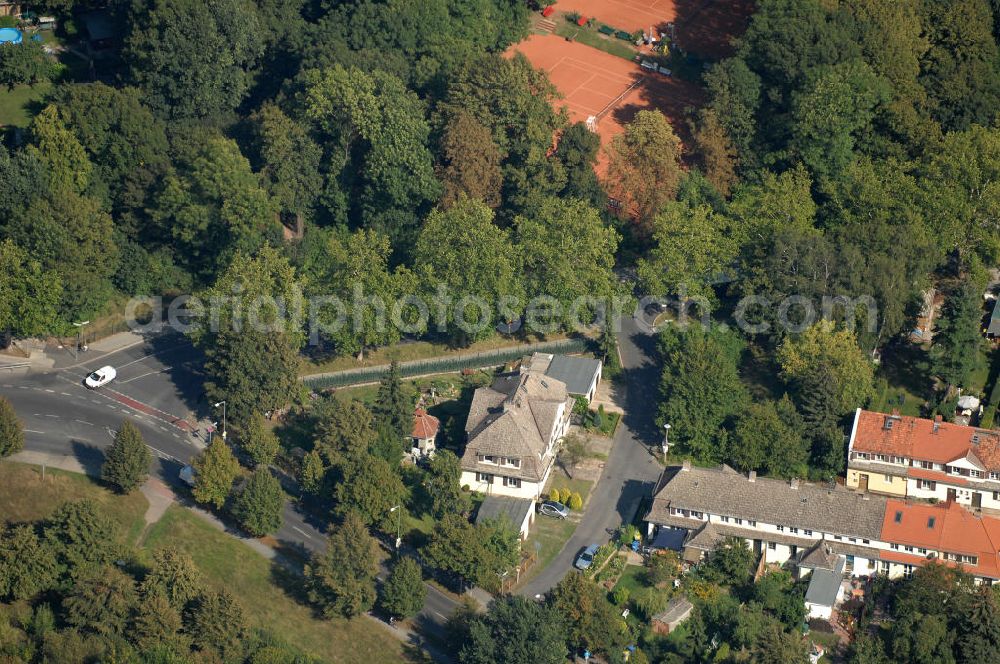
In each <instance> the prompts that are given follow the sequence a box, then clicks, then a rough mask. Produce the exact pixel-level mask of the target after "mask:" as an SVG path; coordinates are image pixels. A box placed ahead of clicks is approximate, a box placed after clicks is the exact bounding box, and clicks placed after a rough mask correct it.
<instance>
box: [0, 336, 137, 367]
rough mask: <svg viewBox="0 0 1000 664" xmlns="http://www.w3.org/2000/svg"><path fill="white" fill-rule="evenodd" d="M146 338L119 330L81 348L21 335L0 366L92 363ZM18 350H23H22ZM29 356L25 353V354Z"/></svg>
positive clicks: (48, 365)
mask: <svg viewBox="0 0 1000 664" xmlns="http://www.w3.org/2000/svg"><path fill="white" fill-rule="evenodd" d="M146 340H147V338H146V337H145V336H143V335H141V334H138V333H136V332H118V333H115V334H112V335H110V336H107V337H104V338H102V339H98V340H97V341H94V342H92V343H90V344H88V346H87V350H86V351H79V350H77V349H75V348H73V346H72V345H69V346H67V345H63V344H60V343H58V342H57V341H56V340H55V339H20V340H18V341H17V344H16V346H15V347H14V348H12V349H10V350H9V351H6V352H3V353H0V370H5V369H6V370H15V369H24V370H28V369H34V370H38V369H43V370H44V369H73V368H77V367H80V366H83V365H84V364H87V365H89V366H93V365H94V363H96V362H98V361H100V360H101V358H103V357H106V356H108V355H111V354H112V353H117V352H119V351H122V350H125V349H126V348H131V347H133V346H138V345H140V344H143V343H145V342H146ZM18 351H23V353H19V352H18ZM25 353H26V354H27V357H24V354H25Z"/></svg>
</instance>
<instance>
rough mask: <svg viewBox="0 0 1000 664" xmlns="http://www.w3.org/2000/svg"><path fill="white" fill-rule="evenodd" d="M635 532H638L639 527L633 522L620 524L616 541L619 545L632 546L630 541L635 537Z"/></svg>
mask: <svg viewBox="0 0 1000 664" xmlns="http://www.w3.org/2000/svg"><path fill="white" fill-rule="evenodd" d="M637 534H639V529H638V528H636V527H635V526H634V525H633V524H631V523H630V524H628V525H626V526H622V528H621V529H619V531H618V543H619V544H620V545H621V546H632V541H633V540H634V539H635V536H636V535H637Z"/></svg>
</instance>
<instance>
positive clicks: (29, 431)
mask: <svg viewBox="0 0 1000 664" xmlns="http://www.w3.org/2000/svg"><path fill="white" fill-rule="evenodd" d="M24 433H40V434H42V435H45V432H44V431H36V430H35V429H25V430H24Z"/></svg>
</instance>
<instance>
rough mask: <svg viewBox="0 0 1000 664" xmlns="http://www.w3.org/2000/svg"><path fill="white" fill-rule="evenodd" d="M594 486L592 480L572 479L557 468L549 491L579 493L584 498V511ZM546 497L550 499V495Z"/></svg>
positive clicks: (550, 481) (550, 482)
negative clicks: (557, 490) (567, 490)
mask: <svg viewBox="0 0 1000 664" xmlns="http://www.w3.org/2000/svg"><path fill="white" fill-rule="evenodd" d="M593 486H594V483H593V482H592V481H591V480H581V479H570V478H569V477H567V476H566V473H564V472H563V471H562V469H561V468H557V469H556V470H555V471H554V472H553V473H552V478H551V479H550V480H549V486H548V490H549V491H551V490H552V489H559V491H560V492H561V491H562V490H563V489H566V488H568V489H569V490H570V492H572V493H579V494H580V497H581V498H583V509H587V499H588V498H589V497H590V489H591V487H593ZM545 496H546V497H548V494H547V493H546V494H545Z"/></svg>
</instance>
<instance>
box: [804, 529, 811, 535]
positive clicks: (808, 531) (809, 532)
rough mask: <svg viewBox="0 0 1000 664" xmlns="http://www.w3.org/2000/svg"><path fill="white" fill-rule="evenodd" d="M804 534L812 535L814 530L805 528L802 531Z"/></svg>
mask: <svg viewBox="0 0 1000 664" xmlns="http://www.w3.org/2000/svg"><path fill="white" fill-rule="evenodd" d="M802 534H803V535H812V534H813V531H811V530H803V531H802Z"/></svg>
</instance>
